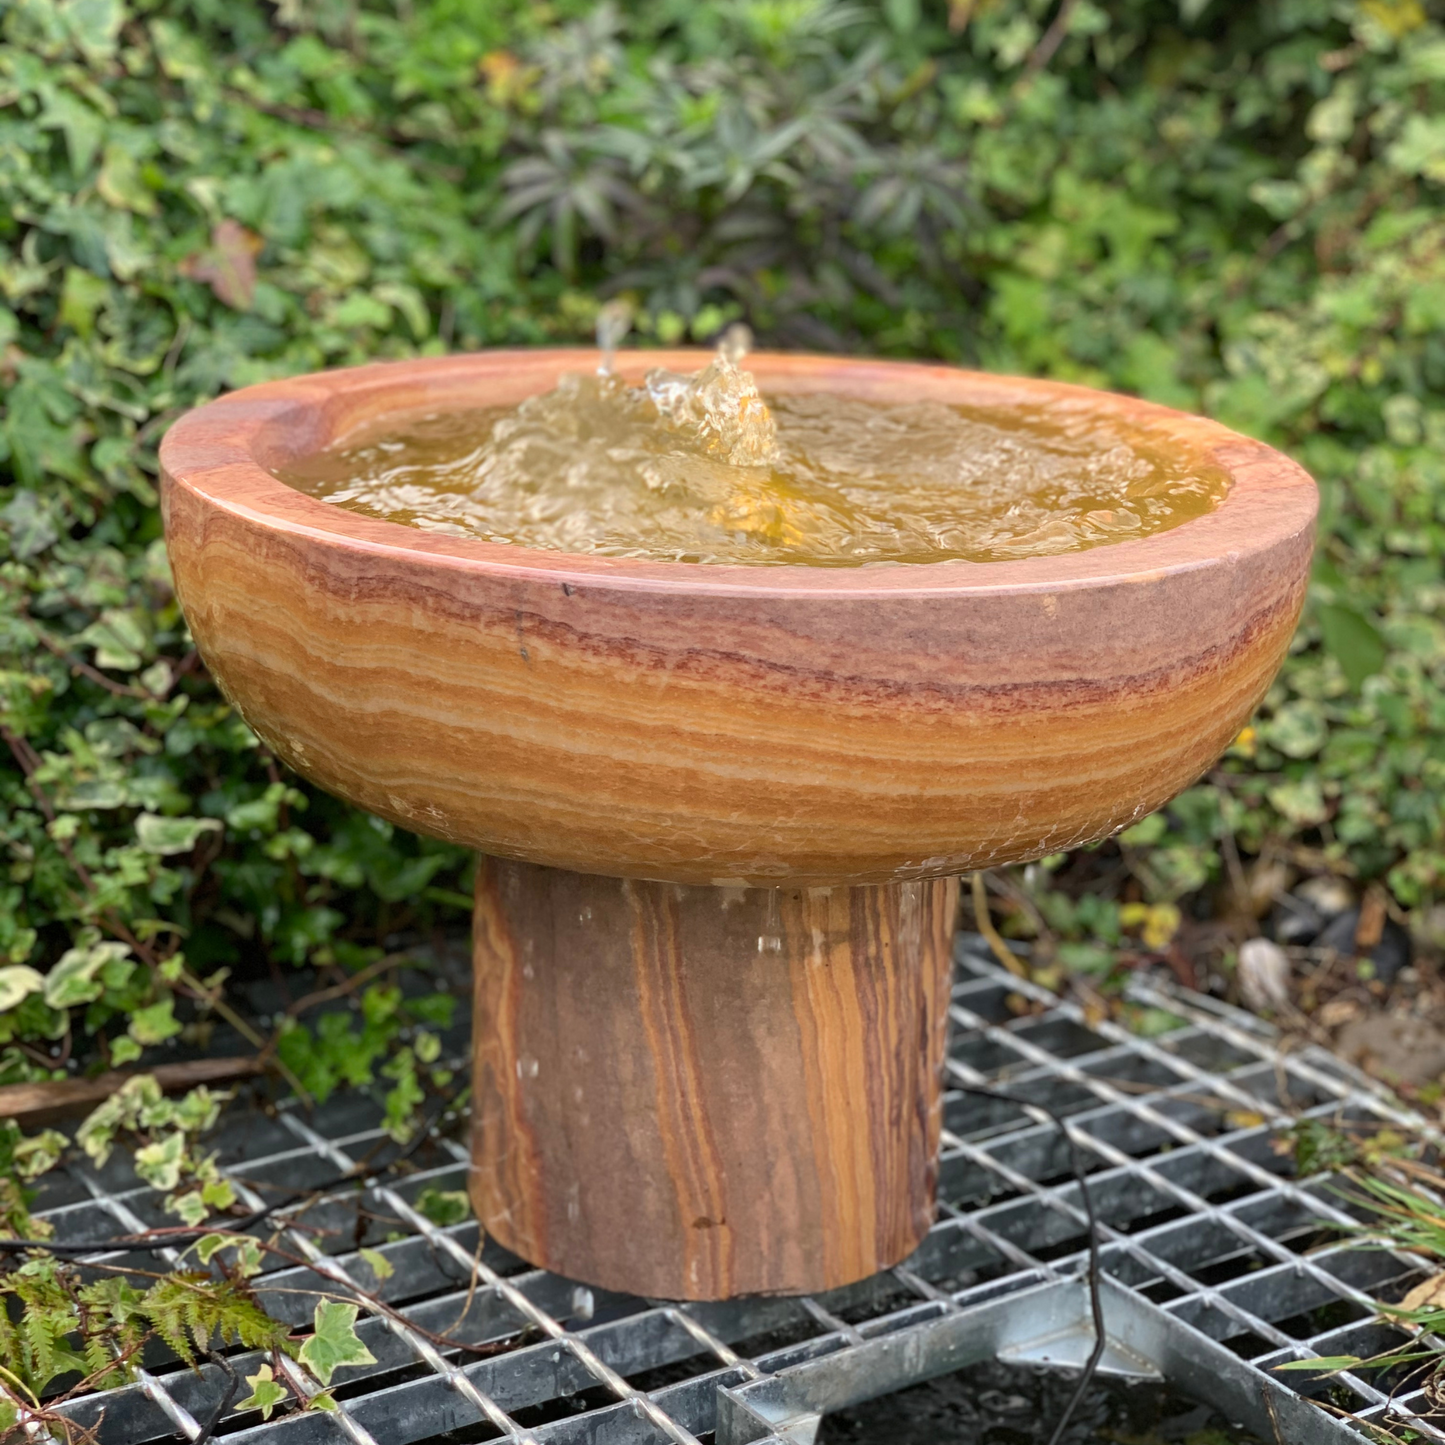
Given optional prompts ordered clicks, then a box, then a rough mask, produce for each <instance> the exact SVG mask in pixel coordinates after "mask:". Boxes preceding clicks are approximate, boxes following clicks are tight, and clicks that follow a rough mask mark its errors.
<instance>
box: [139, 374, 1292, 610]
mask: <svg viewBox="0 0 1445 1445" xmlns="http://www.w3.org/2000/svg"><path fill="white" fill-rule="evenodd" d="M710 355H711V353H710V352H708V351H705V350H702V349H672V350H657V351H627V352H624V353H620V354H619V356H618V359H617V361H618V365H617V370H618V371H619V373H620V374H622V375H623V376H625V377H629V378H632V377H639V376H640V375H641V373H642V372H643V371H645V370H647V369H649V368H651V367H653V366H666V367H670V368H673V369H696V367H697V366H698V365H700V364H702V363H703V362H705V361H706V360H707V359H708V358H709V357H710ZM598 358H599V353H598V352H597V351H595V350H589V349H583V348H551V347H549V348H535V349H516V350H501V349H497V350H486V351H479V352H472V353H464V354H457V355H449V356H444V357H415V358H408V359H405V360H401V361H388V362H373V363H369V364H366V365H362V366H355V367H345V368H338V369H333V370H328V371H319V372H310V373H306V374H303V375H299V376H295V377H289V378H285V379H282V380H278V381H269V382H261V383H259V384H257V385H254V386H249V387H244V388H242V389H240V390H238V391H234V392H231V393H228V394H226V395H224V396H222V397H220V398H217V399H216V400H214V401H210V402H207V403H204V404H203V405H201V406H199V407H196V408H194V409H193V410H191V411H189V412H187V413H186V414H185V415H183V416H182V417H180V418H179V419H178V420H177V421H176V422H175V423H174V424H173V425H172V426H171V427H170V429H169V431H168V432H167V433H166V435H165V437H164V439H163V441H162V443H161V447H160V465H161V471H162V474H163V477H164V479H165V480H166V481H168V482H170V483H172V484H177V485H181V486H184V487H185V488H187V489H188V490H189V491H191V492H193V493H195V494H197V495H198V496H203V497H205V498H206V499H207V500H208V501H209V502H210V503H211V505H213V506H216V507H220V508H222V509H223V510H226V511H228V512H231V513H233V514H235V515H236V516H237V517H238V518H244V519H247V520H249V521H250V522H252V523H253V524H256V525H261V526H264V527H267V528H271V529H275V530H278V531H281V532H286V533H290V534H293V535H296V536H298V537H305V538H306V539H307V540H309V541H311V542H312V543H316V544H322V545H328V544H329V545H332V546H337V547H343V548H347V549H356V550H360V551H363V552H366V553H369V554H372V555H374V556H375V558H376V560H377V562H378V563H380V562H382V561H383V560H384V559H386V558H391V559H394V560H397V561H401V560H403V559H405V560H407V561H408V562H410V563H411V564H412V565H415V564H416V563H417V562H418V561H419V560H422V559H427V560H429V561H430V562H431V563H433V564H434V565H436V566H438V567H441V568H444V569H452V568H461V569H464V570H468V571H471V570H473V569H480V570H482V571H485V572H488V573H492V574H494V575H507V574H511V575H514V576H517V577H518V578H519V580H520V578H521V577H524V576H526V577H530V578H532V579H533V580H543V579H545V578H550V579H552V580H556V581H558V582H559V583H566V582H576V583H578V584H591V585H598V584H601V585H604V586H622V587H625V588H630V587H637V588H641V589H643V590H646V591H653V590H663V591H669V592H677V593H680V594H686V595H707V594H712V595H718V594H730V595H736V594H739V593H743V594H747V595H752V596H798V595H800V594H810V593H823V594H828V593H843V594H846V595H847V596H848V597H850V598H854V599H858V598H863V597H867V596H869V595H877V596H882V595H888V596H896V595H897V594H900V593H902V594H907V595H918V596H927V595H938V594H941V593H943V594H959V593H985V592H986V593H994V594H996V593H999V592H1008V593H1015V592H1022V593H1027V592H1035V591H1046V592H1053V591H1059V590H1064V589H1068V590H1072V589H1074V588H1080V587H1084V588H1087V587H1094V586H1101V585H1105V586H1107V585H1117V584H1119V583H1127V582H1129V581H1131V580H1138V581H1144V580H1153V579H1158V578H1159V577H1160V576H1162V575H1165V574H1169V573H1177V572H1181V571H1189V570H1193V569H1195V568H1198V567H1208V566H1214V565H1218V564H1220V563H1226V564H1232V563H1236V562H1238V561H1239V560H1240V558H1241V557H1242V556H1244V555H1246V554H1248V553H1257V552H1264V551H1268V550H1269V549H1270V548H1271V547H1274V546H1277V545H1278V544H1280V543H1281V542H1284V541H1286V540H1287V539H1288V538H1290V537H1292V536H1296V535H1298V533H1299V532H1300V531H1301V530H1302V529H1303V528H1305V527H1307V526H1310V525H1311V524H1312V523H1313V521H1314V519H1315V516H1316V513H1317V510H1318V493H1317V491H1316V488H1315V484H1314V481H1313V480H1312V478H1311V477H1310V476H1309V474H1308V473H1307V472H1305V470H1304V469H1303V468H1302V467H1301V466H1300V465H1299V464H1298V463H1296V462H1294V461H1292V460H1291V459H1290V458H1289V457H1287V456H1285V455H1284V454H1283V453H1281V452H1279V451H1277V450H1276V449H1275V448H1273V447H1271V446H1269V445H1268V444H1266V443H1264V442H1260V441H1257V440H1254V439H1253V438H1250V437H1246V436H1243V435H1241V434H1240V433H1238V432H1235V431H1232V430H1230V429H1229V428H1227V427H1225V426H1223V425H1222V424H1220V423H1218V422H1215V421H1211V420H1209V419H1207V418H1204V417H1200V416H1195V415H1192V414H1190V413H1187V412H1181V411H1177V410H1175V409H1173V408H1171V407H1166V406H1163V405H1160V404H1159V403H1156V402H1149V401H1144V400H1141V399H1139V398H1136V397H1131V396H1126V395H1122V394H1120V393H1115V392H1108V391H1103V390H1099V389H1096V388H1093V387H1087V386H1080V385H1077V384H1074V383H1070V382H1059V381H1051V380H1037V379H1032V378H1025V377H1017V376H1005V375H998V374H995V373H990V372H981V371H970V370H966V369H964V368H961V367H955V366H950V365H946V364H942V363H934V362H922V361H893V360H875V359H872V358H865V357H840V356H830V355H815V354H808V353H781V352H755V353H753V354H751V355H750V356H749V358H748V363H747V364H748V366H749V368H750V369H752V370H753V371H754V372H755V373H756V374H757V375H758V376H759V379H760V380H761V381H762V383H763V385H764V389H766V390H792V391H809V390H812V391H822V390H833V391H843V392H845V393H848V394H851V395H863V396H870V395H871V396H874V397H876V398H879V399H893V398H902V397H904V396H906V395H907V394H908V393H909V392H910V390H914V389H918V388H921V389H922V390H923V392H925V393H926V394H927V395H929V396H930V397H931V398H933V399H940V400H946V399H948V396H946V395H944V393H947V394H948V395H951V396H952V397H953V399H956V400H958V401H970V400H972V401H985V402H987V403H988V404H993V405H1002V406H1008V405H1029V404H1033V405H1037V404H1040V403H1048V404H1053V405H1058V406H1063V407H1066V408H1069V409H1086V410H1088V411H1090V412H1093V413H1095V414H1099V415H1101V416H1105V417H1113V418H1117V419H1118V420H1119V421H1121V422H1122V423H1123V424H1124V425H1126V426H1129V427H1132V428H1143V429H1145V430H1146V432H1149V433H1152V434H1153V438H1154V440H1155V441H1156V443H1157V442H1165V443H1169V444H1175V445H1178V446H1181V447H1187V448H1188V449H1189V450H1190V451H1191V452H1193V453H1194V454H1195V455H1196V456H1197V457H1198V458H1199V459H1200V460H1201V461H1203V462H1207V463H1212V464H1214V465H1216V466H1219V467H1221V468H1223V469H1224V470H1225V471H1226V472H1227V473H1228V474H1229V476H1230V478H1231V485H1230V489H1229V491H1228V493H1227V494H1226V495H1225V497H1224V499H1223V500H1222V501H1221V502H1220V503H1219V505H1218V506H1216V507H1215V508H1214V509H1213V510H1211V511H1210V512H1208V513H1206V514H1204V515H1203V516H1201V517H1196V518H1192V519H1191V520H1189V521H1187V522H1183V523H1180V524H1179V525H1177V526H1175V527H1172V528H1169V529H1167V530H1165V531H1162V532H1155V533H1151V534H1149V535H1148V536H1145V537H1139V538H1133V539H1130V540H1128V541H1123V542H1114V543H1106V544H1103V545H1100V546H1096V547H1091V548H1087V549H1084V550H1079V551H1072V552H1063V553H1055V554H1052V555H1048V556H1039V557H1028V558H1020V559H1013V560H1007V561H993V562H973V561H964V560H953V561H941V562H929V563H897V564H883V565H859V566H818V565H809V564H805V563H770V564H766V565H761V564H752V563H712V562H708V563H698V562H670V561H657V560H642V559H634V558H618V557H605V556H597V555H593V554H585V553H572V552H560V551H549V550H544V549H541V548H532V547H524V546H521V545H518V544H515V543H504V542H488V541H484V540H482V539H481V538H472V537H457V536H450V535H445V534H439V533H434V532H427V531H424V530H422V529H420V528H416V527H410V526H406V525H404V524H401V523H397V522H387V521H383V520H381V519H379V518H375V517H368V516H365V515H363V514H361V513H357V512H352V511H349V510H346V509H344V508H341V507H338V506H335V505H332V504H329V503H327V502H323V501H321V500H319V499H317V498H315V497H311V496H308V495H307V494H305V493H303V492H300V491H297V490H296V489H295V488H293V487H291V486H289V485H288V484H286V483H285V482H282V481H280V480H279V479H278V478H277V477H275V476H274V475H273V474H272V472H271V471H270V469H269V468H270V466H271V465H275V464H277V462H278V461H279V460H285V459H290V458H292V457H297V456H302V455H306V454H308V453H311V452H314V451H316V450H318V449H320V448H321V447H324V446H327V445H330V444H332V443H334V442H335V441H337V440H338V439H339V438H341V437H343V436H345V435H346V434H347V433H349V432H354V431H355V430H356V429H357V428H358V427H359V426H360V425H361V424H363V422H373V421H375V420H376V419H377V418H379V417H382V416H391V415H394V416H396V417H398V418H400V417H402V416H405V415H407V414H416V413H417V412H419V411H422V410H427V409H436V407H437V405H438V399H437V398H436V397H433V399H431V400H419V401H417V402H416V403H415V404H413V405H402V406H386V405H383V406H377V407H372V408H370V409H369V410H366V409H363V410H361V411H360V412H359V413H358V414H357V415H356V416H355V417H354V418H353V417H351V415H350V413H349V412H348V411H347V408H348V406H349V407H352V408H357V407H360V406H362V404H363V403H364V402H365V401H366V400H367V399H369V398H371V397H373V396H375V395H377V394H382V395H385V394H388V393H390V394H396V393H397V390H398V388H399V387H402V386H405V385H408V384H411V385H419V386H421V387H423V388H426V387H435V388H437V392H438V396H440V395H442V394H446V393H451V392H456V391H458V390H460V389H461V388H462V387H463V386H464V385H467V384H472V383H477V382H488V381H490V382H491V383H492V384H493V386H494V387H495V388H497V389H500V390H501V391H502V392H504V393H506V395H505V397H504V398H503V399H502V404H508V403H510V402H512V401H516V400H520V399H522V397H524V396H526V395H531V394H534V393H536V392H537V391H540V390H542V389H544V387H545V386H547V385H548V384H551V383H552V382H554V381H555V378H556V376H558V375H560V374H561V373H562V372H564V371H574V370H588V369H595V367H596V365H597V362H598ZM779 383H781V385H780V384H779ZM459 401H460V399H459V398H458V399H454V400H452V401H451V404H453V405H457V404H459ZM440 404H441V405H443V406H444V405H446V404H447V403H446V402H445V401H443V402H441V403H440ZM470 404H472V405H484V404H486V403H485V402H483V401H481V400H475V401H471V402H470ZM494 404H495V403H494ZM328 418H331V424H328ZM337 423H339V424H337ZM301 432H305V433H307V434H308V435H307V440H306V442H305V443H304V444H302V445H293V444H288V439H294V438H295V437H296V436H297V435H298V433H301Z"/></svg>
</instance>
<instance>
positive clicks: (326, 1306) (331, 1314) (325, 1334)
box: [297, 1300, 376, 1405]
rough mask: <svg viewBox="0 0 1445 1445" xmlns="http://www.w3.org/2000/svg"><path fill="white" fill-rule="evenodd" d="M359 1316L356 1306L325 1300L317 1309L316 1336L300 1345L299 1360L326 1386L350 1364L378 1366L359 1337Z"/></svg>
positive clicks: (373, 1356) (374, 1357) (313, 1402)
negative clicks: (357, 1329) (357, 1324)
mask: <svg viewBox="0 0 1445 1445" xmlns="http://www.w3.org/2000/svg"><path fill="white" fill-rule="evenodd" d="M356 1314H357V1307H356V1306H355V1305H352V1304H342V1303H341V1302H339V1301H333V1300H322V1301H321V1302H320V1304H318V1305H317V1306H316V1315H315V1333H314V1334H313V1335H312V1336H311V1338H310V1339H309V1340H307V1341H306V1343H305V1344H304V1345H302V1346H301V1350H300V1353H299V1354H298V1355H297V1359H299V1360H300V1361H301V1363H302V1364H303V1365H305V1366H306V1368H307V1369H308V1370H310V1371H311V1373H312V1374H313V1375H315V1376H316V1378H317V1379H318V1380H320V1381H321V1383H322V1384H323V1385H329V1384H330V1383H331V1377H332V1375H334V1374H335V1373H336V1371H337V1370H340V1369H342V1368H344V1367H345V1366H347V1365H374V1364H375V1363H376V1356H375V1355H373V1354H372V1353H371V1351H370V1350H368V1349H367V1348H366V1346H365V1345H364V1344H362V1342H361V1340H360V1339H359V1338H358V1337H357V1333H356V1328H355V1326H356ZM312 1404H313V1405H314V1404H315V1400H313V1401H312Z"/></svg>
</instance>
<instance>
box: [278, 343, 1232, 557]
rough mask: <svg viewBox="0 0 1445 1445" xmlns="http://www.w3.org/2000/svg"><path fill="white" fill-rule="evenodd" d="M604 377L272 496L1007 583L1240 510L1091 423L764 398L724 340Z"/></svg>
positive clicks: (351, 454) (1173, 457) (487, 535)
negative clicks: (298, 494) (1067, 557)
mask: <svg viewBox="0 0 1445 1445" xmlns="http://www.w3.org/2000/svg"><path fill="white" fill-rule="evenodd" d="M600 339H601V340H602V342H603V351H604V361H603V365H602V367H601V368H600V369H599V370H598V371H597V372H596V373H595V374H591V375H585V374H575V375H568V376H564V377H563V378H562V379H561V381H560V383H559V384H558V386H557V387H556V388H555V389H554V390H552V391H549V392H546V393H544V394H542V395H539V396H534V397H530V398H529V399H528V400H526V401H524V402H522V403H521V404H520V405H518V406H510V407H475V408H468V409H461V410H456V411H448V412H441V413H436V414H431V415H421V416H417V415H411V416H408V417H406V418H403V419H401V420H392V421H389V422H388V421H385V420H383V421H382V422H381V423H379V424H378V425H376V426H374V427H373V428H372V429H370V430H369V431H367V432H364V433H360V434H357V435H354V436H351V437H348V438H345V439H343V441H342V442H341V443H340V444H339V445H336V446H334V447H332V448H331V449H330V450H327V451H323V452H320V453H317V454H315V455H312V456H309V457H305V458H302V459H301V460H299V461H297V462H295V463H293V464H291V465H290V466H288V467H286V468H283V469H280V470H278V472H277V475H278V476H279V477H280V478H281V479H282V480H283V481H286V482H288V483H289V484H290V485H292V486H295V487H297V488H299V489H301V490H302V491H305V492H309V493H310V494H311V495H313V496H316V497H319V498H322V499H323V500H325V501H327V502H330V503H333V504H335V505H337V506H341V507H346V508H348V509H350V510H352V511H356V512H360V513H363V514H364V515H366V516H371V517H378V518H381V519H383V520H386V521H389V522H400V523H404V524H406V525H408V526H412V527H421V528H425V529H426V530H429V531H433V532H441V533H446V534H451V535H456V536H467V537H479V538H483V539H485V540H487V541H490V542H507V543H513V544H517V545H521V546H525V547H538V548H544V549H549V550H554V551H559V552H571V553H592V554H597V555H601V556H608V557H635V558H647V559H651V560H657V561H668V562H697V563H709V562H712V563H717V562H731V563H761V564H787V563H804V564H808V565H813V566H858V565H863V564H868V563H927V562H944V561H951V560H958V559H963V560H967V561H972V562H995V561H1003V560H1007V559H1010V558H1017V557H1036V556H1043V555H1047V554H1049V553H1056V552H1070V551H1076V550H1079V549H1082V548H1086V547H1097V546H1101V545H1104V544H1107V543H1112V542H1122V541H1127V540H1129V539H1131V538H1135V537H1141V536H1145V535H1148V534H1149V533H1152V532H1159V531H1163V530H1165V529H1167V528H1170V527H1177V526H1179V525H1180V524H1181V523H1184V522H1187V521H1189V520H1191V519H1192V518H1195V517H1199V516H1201V515H1203V514H1204V513H1205V512H1208V511H1209V510H1210V509H1211V508H1213V507H1214V506H1216V505H1217V504H1218V503H1219V501H1220V500H1221V499H1222V497H1223V496H1224V493H1225V491H1226V490H1227V489H1228V485H1229V482H1228V477H1227V475H1226V473H1225V472H1224V471H1223V470H1222V469H1221V468H1219V467H1217V466H1212V465H1207V464H1206V465H1201V464H1199V463H1198V461H1197V460H1196V459H1192V458H1183V457H1180V456H1179V455H1177V454H1172V453H1170V452H1169V451H1167V450H1165V449H1163V448H1162V447H1160V446H1159V444H1158V443H1157V441H1152V442H1151V439H1150V438H1149V437H1148V436H1147V435H1145V434H1143V433H1142V432H1138V431H1131V430H1130V429H1129V428H1128V427H1127V426H1126V425H1124V424H1123V423H1122V422H1120V421H1119V420H1118V419H1116V418H1113V417H1111V416H1109V415H1108V414H1107V413H1104V412H1100V411H1097V410H1095V411H1090V410H1089V409H1087V408H1079V409H1070V408H1063V407H1057V406H1055V407H1045V406H1033V407H1027V408H1026V407H1019V406H1011V407H1008V408H1004V407H993V408H989V407H982V406H957V405H945V404H943V403H941V402H937V401H929V400H920V401H914V402H902V403H899V402H889V403H882V402H878V401H872V400H867V399H863V398H860V397H855V396H845V395H840V394H837V393H829V392H808V393H798V392H780V393H778V394H775V395H770V396H764V395H763V394H762V393H761V392H760V391H759V389H758V386H757V383H756V381H755V379H754V377H753V376H752V374H751V373H750V372H749V371H748V370H747V368H746V366H745V365H744V361H745V341H744V338H743V337H742V336H741V335H740V334H739V332H738V330H736V329H734V330H733V331H731V332H730V333H729V334H728V335H726V336H725V337H724V339H723V342H722V344H721V345H720V346H719V348H718V354H717V356H716V357H715V359H714V360H713V361H712V362H711V363H710V364H709V365H708V366H706V367H705V368H703V369H702V370H701V371H699V372H696V373H692V374H685V373H676V372H669V371H665V370H663V369H660V368H659V369H655V370H653V371H650V372H648V373H647V376H646V379H645V380H644V382H643V384H642V385H641V386H638V387H634V386H629V385H628V384H627V383H626V382H625V381H623V380H622V379H621V378H620V377H619V376H618V375H617V374H616V373H615V372H614V370H613V369H612V365H611V347H610V346H608V344H607V343H608V342H609V341H614V340H615V337H614V336H613V335H611V334H607V333H606V332H605V331H604V334H603V335H602V336H601V337H600Z"/></svg>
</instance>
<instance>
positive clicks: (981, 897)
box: [973, 872, 1029, 978]
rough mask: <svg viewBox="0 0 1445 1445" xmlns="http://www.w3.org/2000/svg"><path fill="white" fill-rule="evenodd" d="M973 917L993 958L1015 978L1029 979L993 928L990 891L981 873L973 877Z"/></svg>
mask: <svg viewBox="0 0 1445 1445" xmlns="http://www.w3.org/2000/svg"><path fill="white" fill-rule="evenodd" d="M973 916H974V922H975V923H976V924H977V926H978V931H979V932H980V933H981V934H983V936H984V939H985V941H986V942H987V943H988V946H989V948H990V950H991V951H992V953H993V956H994V957H995V958H996V959H998V961H999V962H1000V963H1001V964H1002V965H1003V966H1004V967H1005V968H1006V969H1008V971H1009V972H1010V973H1011V974H1013V975H1014V977H1015V978H1027V977H1028V976H1029V971H1028V969H1026V968H1025V967H1024V966H1023V964H1022V963H1021V962H1019V958H1018V955H1017V954H1015V953H1014V951H1013V950H1012V949H1011V948H1010V947H1009V946H1008V944H1006V943H1005V942H1004V941H1003V935H1002V934H1001V933H1000V932H999V931H998V929H996V928H995V927H994V926H993V919H992V918H991V917H990V916H989V912H988V890H987V889H986V888H985V887H984V882H983V874H982V873H981V872H979V873H975V874H974V875H973Z"/></svg>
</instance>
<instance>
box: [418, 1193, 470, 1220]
mask: <svg viewBox="0 0 1445 1445" xmlns="http://www.w3.org/2000/svg"><path fill="white" fill-rule="evenodd" d="M416 1208H417V1213H418V1214H421V1215H423V1216H425V1217H426V1218H427V1219H429V1220H431V1222H432V1223H433V1224H435V1225H438V1226H439V1227H441V1228H443V1229H445V1228H446V1227H447V1226H448V1225H451V1224H460V1223H461V1222H462V1221H463V1220H465V1219H470V1218H471V1217H472V1201H471V1200H470V1199H469V1198H468V1197H467V1193H466V1191H465V1190H464V1189H434V1188H430V1187H428V1188H426V1189H423V1190H422V1191H421V1193H420V1194H418V1195H417V1197H416Z"/></svg>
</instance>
